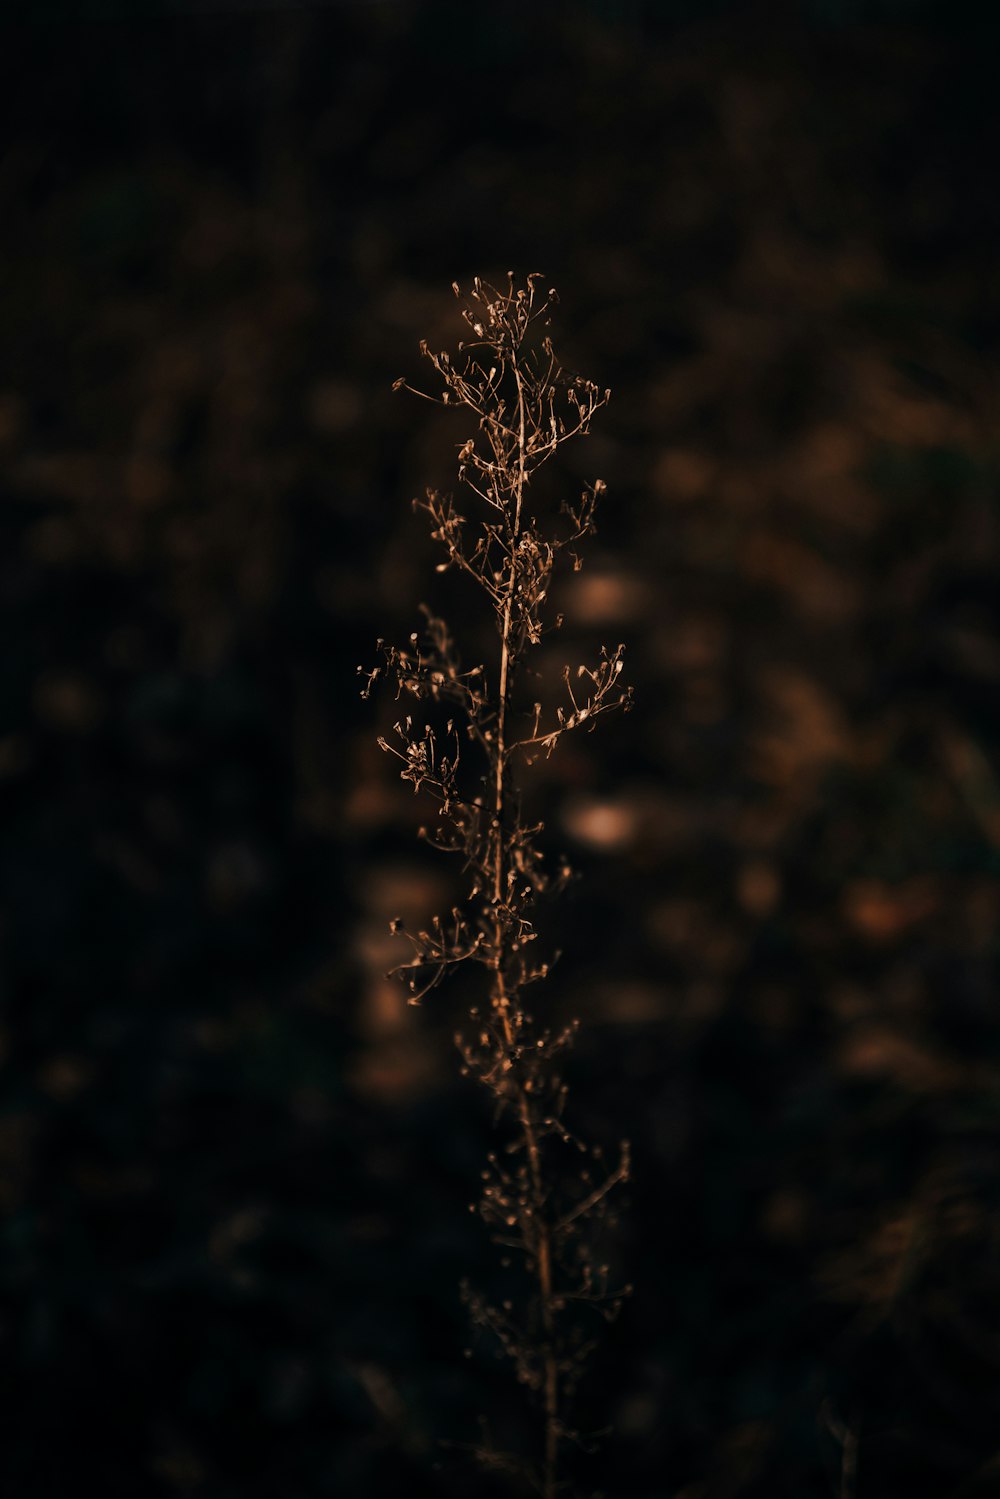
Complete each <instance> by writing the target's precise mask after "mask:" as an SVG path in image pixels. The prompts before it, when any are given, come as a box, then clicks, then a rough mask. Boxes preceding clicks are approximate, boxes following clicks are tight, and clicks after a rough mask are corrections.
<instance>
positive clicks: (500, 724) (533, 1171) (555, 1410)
mask: <svg viewBox="0 0 1000 1499" xmlns="http://www.w3.org/2000/svg"><path fill="white" fill-rule="evenodd" d="M512 367H513V372H514V379H515V381H516V383H517V399H518V475H517V488H516V491H515V497H514V516H513V524H512V528H511V547H510V574H509V579H508V586H507V596H506V598H505V600H504V610H503V618H502V625H501V640H500V689H499V704H498V711H497V732H496V743H495V753H496V780H495V788H494V789H495V800H494V817H495V823H496V844H495V850H496V852H495V868H494V887H493V888H494V899H495V906H496V928H495V951H496V974H495V983H494V995H493V999H494V1004H495V1006H496V1010H497V1012H498V1014H499V1017H500V1021H501V1024H502V1026H503V1032H504V1041H505V1043H506V1046H507V1051H508V1054H510V1055H516V1042H517V1037H516V1034H515V1024H514V1021H513V1020H512V1018H511V1013H510V997H509V995H508V994H507V985H506V979H505V975H504V968H505V961H506V935H507V933H506V922H505V920H504V917H503V912H502V902H503V884H504V873H505V870H504V862H505V861H504V852H505V843H506V837H505V827H506V821H507V819H506V810H507V809H506V806H505V783H504V771H505V769H506V759H507V745H506V723H507V703H508V698H509V695H510V677H511V641H510V634H511V618H512V615H513V607H514V595H515V592H516V590H517V584H518V561H517V542H518V536H519V533H520V529H521V506H522V501H523V497H524V486H525V468H526V462H527V444H526V435H525V401H524V387H523V385H522V382H521V372H520V370H519V369H518V365H517V353H516V351H515V352H514V355H513V360H512ZM513 1082H514V1088H515V1092H516V1096H517V1114H518V1120H519V1123H520V1126H521V1133H522V1135H523V1138H524V1147H525V1152H526V1154H527V1158H528V1174H529V1179H530V1183H531V1199H532V1200H531V1225H532V1227H531V1235H530V1240H529V1242H531V1243H532V1247H533V1250H534V1260H535V1274H536V1277H537V1280H538V1290H539V1299H540V1303H541V1313H542V1331H543V1336H544V1346H543V1353H542V1360H543V1402H544V1411H545V1440H544V1458H543V1468H542V1493H543V1499H555V1492H556V1471H557V1466H558V1458H559V1367H558V1360H557V1355H556V1339H555V1319H554V1316H553V1306H552V1299H553V1298H552V1237H551V1230H550V1227H549V1223H548V1220H547V1218H546V1215H545V1206H546V1194H545V1185H544V1178H543V1174H542V1160H541V1151H540V1149H539V1144H538V1135H537V1131H536V1129H535V1121H534V1118H533V1116H532V1109H531V1099H530V1098H529V1095H528V1094H527V1092H526V1091H525V1088H524V1085H523V1082H522V1080H521V1079H520V1078H519V1077H518V1076H517V1074H516V1073H515V1075H514V1079H513Z"/></svg>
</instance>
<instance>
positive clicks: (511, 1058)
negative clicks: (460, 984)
mask: <svg viewBox="0 0 1000 1499" xmlns="http://www.w3.org/2000/svg"><path fill="white" fill-rule="evenodd" d="M540 280H541V277H539V276H536V275H533V276H529V277H528V278H527V282H526V285H525V286H518V285H517V284H516V282H515V279H514V277H513V275H512V274H511V275H510V277H509V278H508V286H507V288H506V289H505V290H503V291H500V290H498V289H497V288H496V287H494V286H491V285H488V284H486V283H485V282H482V281H480V280H479V278H478V277H477V278H476V280H475V281H474V282H473V285H472V289H471V291H470V292H469V294H468V296H467V297H465V298H463V297H462V294H461V292H460V290H459V287H458V286H457V285H455V286H454V288H453V289H454V291H455V294H456V296H457V297H459V298H460V300H462V302H463V309H462V316H463V318H464V319H465V322H466V324H467V325H468V329H469V332H470V334H471V337H470V338H469V339H467V340H466V341H464V342H462V343H460V344H459V345H458V357H457V358H456V359H455V360H453V359H452V358H451V356H450V355H449V354H447V353H440V354H437V353H433V352H432V351H431V350H430V349H429V348H428V346H427V344H426V343H423V344H421V352H422V354H423V355H424V356H425V357H426V358H427V359H428V360H429V362H430V364H431V365H432V367H433V369H434V371H435V372H436V374H437V375H438V376H439V377H440V380H441V382H442V386H443V389H441V390H440V392H439V393H437V394H431V395H427V394H425V393H424V392H422V391H414V394H417V395H420V396H422V397H423V398H424V399H426V400H431V401H434V402H436V403H437V404H439V405H442V406H446V407H448V408H457V409H458V411H459V412H461V413H462V415H464V416H466V417H468V418H470V419H471V420H472V424H473V430H472V433H471V435H468V436H465V437H464V440H463V441H462V443H461V444H460V446H459V449H458V478H459V482H460V484H461V486H462V488H463V490H464V494H465V500H463V508H469V511H470V515H474V517H475V518H474V519H468V518H467V517H466V515H464V514H463V513H461V511H460V510H459V508H458V505H457V503H456V500H455V499H454V497H453V496H452V495H450V494H442V493H440V492H439V491H437V490H435V489H430V490H428V491H427V492H426V495H425V497H424V498H423V499H420V500H416V501H415V502H414V504H415V507H416V508H417V509H418V510H420V511H422V512H424V513H425V514H426V515H427V516H428V517H429V519H430V523H431V528H432V536H433V538H434V540H435V541H436V542H438V543H439V544H440V546H441V547H442V549H443V553H444V557H443V560H442V561H441V562H440V563H439V564H438V569H437V570H438V571H439V572H444V571H446V570H448V569H456V570H457V571H458V572H460V573H461V574H462V575H464V577H466V578H467V579H468V580H469V581H470V583H471V584H473V585H475V588H476V589H477V590H478V591H479V594H480V595H482V596H485V599H486V601H487V603H488V605H489V607H490V608H491V609H492V611H493V615H494V617H495V621H496V628H497V638H498V654H497V659H496V663H495V668H494V669H492V670H488V669H487V667H485V666H483V665H475V666H471V667H467V666H464V665H463V663H462V659H461V657H460V655H459V652H458V650H457V648H456V646H455V643H454V641H453V639H452V636H451V633H450V631H449V629H448V627H447V625H446V624H445V622H444V621H443V620H442V619H439V618H437V617H436V616H435V615H434V614H432V613H431V612H430V610H428V609H426V608H425V609H424V614H425V624H424V628H423V631H422V632H421V633H414V634H413V635H411V636H410V640H409V644H408V645H407V646H405V647H404V648H401V649H397V648H396V647H395V646H391V645H386V644H385V643H384V642H383V641H379V648H380V651H381V653H382V657H383V660H382V661H381V663H380V664H379V665H378V666H376V667H375V668H374V670H372V671H369V672H367V673H365V672H363V669H362V668H360V667H359V668H358V670H359V672H362V673H363V675H364V676H365V678H366V680H365V684H364V688H363V693H364V696H366V697H367V696H368V695H369V693H370V692H371V690H372V687H373V685H374V684H375V682H376V680H377V679H378V678H380V677H381V676H383V675H384V676H386V677H387V678H388V679H389V680H390V681H391V682H392V683H394V685H395V690H396V697H397V699H400V698H401V699H403V700H404V701H406V702H408V700H409V699H411V698H412V699H415V700H416V702H417V703H419V704H421V705H422V708H421V710H418V709H417V708H416V707H414V713H418V715H419V716H418V717H416V718H415V717H414V716H413V714H411V713H405V714H404V715H403V716H401V717H400V719H399V720H398V721H397V722H396V724H395V726H394V730H393V732H394V736H395V737H394V738H393V739H391V740H390V739H386V738H382V739H380V740H379V744H380V745H381V747H382V749H383V750H385V751H386V752H387V753H388V754H390V755H392V756H393V757H394V758H395V759H396V760H397V761H398V762H399V767H400V770H399V773H400V776H401V777H402V778H403V780H405V781H409V782H410V783H411V784H412V786H413V789H414V791H415V792H417V791H419V792H422V793H424V794H425V795H427V796H428V797H430V798H431V799H432V800H433V802H435V803H436V807H437V821H436V825H435V826H434V827H433V828H430V829H422V830H421V832H422V835H423V836H424V837H425V838H426V839H427V840H428V841H429V842H430V843H432V844H433V845H434V846H435V847H437V848H439V849H442V850H445V851H447V852H450V853H456V854H458V855H459V857H460V858H461V860H462V861H463V868H464V870H465V871H466V873H467V876H468V881H469V887H468V891H467V897H466V899H465V901H464V903H463V904H462V905H461V906H456V907H455V908H454V909H453V910H452V911H451V913H450V915H449V916H448V917H447V918H446V919H441V918H435V919H434V921H433V922H432V924H431V926H430V928H429V929H428V930H424V931H418V932H409V931H406V930H405V928H404V926H403V923H402V922H398V921H397V922H393V930H394V931H397V932H399V933H400V934H402V935H403V936H405V937H406V938H407V939H408V941H409V943H410V947H411V955H410V957H409V959H408V961H406V962H404V963H403V964H401V965H400V968H399V969H398V970H396V971H397V972H399V973H401V975H402V976H403V978H404V979H405V981H406V982H407V984H408V987H409V997H410V1002H411V1003H412V1004H417V1003H419V1001H420V1000H421V999H423V998H424V996H425V995H427V994H428V993H429V992H430V991H431V990H432V989H434V988H435V987H436V986H437V985H438V984H439V983H440V981H441V980H442V979H443V978H444V977H445V975H446V974H448V973H449V972H451V971H452V970H454V969H456V968H458V967H459V966H460V965H463V964H467V963H474V964H479V965H481V966H482V967H483V968H484V969H485V970H486V971H487V974H488V981H487V984H484V990H485V991H486V994H485V996H484V999H483V1001H482V1002H481V1003H479V1004H476V1005H474V1006H473V1007H472V1009H471V1011H470V1020H471V1025H470V1026H469V1027H468V1028H467V1030H466V1031H465V1032H463V1033H461V1034H460V1035H459V1036H458V1037H457V1038H456V1040H457V1042H458V1045H459V1048H460V1052H461V1056H462V1061H463V1070H464V1072H465V1073H466V1074H468V1075H470V1076H472V1077H474V1078H476V1079H478V1081H479V1082H480V1083H481V1084H482V1085H483V1086H484V1087H485V1088H486V1089H487V1090H488V1091H489V1093H490V1094H491V1095H492V1097H493V1099H494V1100H495V1105H496V1119H497V1125H498V1128H499V1129H500V1130H501V1131H504V1130H505V1131H506V1133H505V1134H504V1135H503V1147H502V1148H500V1149H498V1151H497V1152H496V1153H492V1154H491V1155H490V1156H489V1158H488V1164H487V1168H486V1169H485V1170H484V1172H483V1189H482V1195H481V1198H480V1201H479V1203H478V1210H479V1212H480V1213H481V1214H482V1217H483V1218H484V1220H485V1222H486V1223H487V1225H488V1226H489V1228H490V1229H491V1231H492V1235H493V1238H494V1240H495V1241H496V1243H497V1244H498V1245H500V1246H501V1248H502V1251H503V1265H504V1267H505V1269H506V1270H507V1271H509V1272H510V1277H511V1279H512V1294H511V1296H510V1297H509V1298H506V1297H505V1298H504V1299H503V1301H502V1302H501V1304H500V1305H494V1304H492V1302H491V1301H490V1300H489V1299H488V1298H485V1297H483V1296H481V1295H480V1294H478V1293H477V1292H475V1291H472V1290H470V1289H469V1288H468V1287H465V1288H464V1294H465V1297H466V1300H467V1303H468V1306H469V1308H470V1311H471V1315H472V1318H473V1321H474V1323H475V1324H477V1325H478V1326H480V1327H482V1328H485V1329H488V1330H489V1331H490V1332H491V1333H492V1334H494V1335H495V1337H496V1338H497V1339H498V1340H499V1348H500V1350H502V1352H503V1353H504V1354H506V1355H507V1356H508V1357H509V1358H510V1360H511V1362H512V1364H513V1366H514V1369H515V1371H516V1375H517V1378H518V1380H520V1382H521V1383H522V1384H523V1385H525V1386H526V1387H527V1388H528V1389H529V1390H530V1391H531V1392H532V1393H533V1395H534V1396H535V1399H536V1404H537V1406H538V1408H539V1411H540V1416H541V1422H542V1433H541V1437H540V1441H539V1449H540V1455H539V1460H538V1461H537V1462H536V1463H532V1464H531V1465H530V1466H528V1467H525V1468H522V1469H520V1470H519V1471H520V1472H521V1474H522V1479H523V1480H524V1481H525V1482H526V1483H527V1484H528V1485H529V1486H530V1487H532V1488H533V1489H534V1490H535V1491H537V1492H538V1493H540V1494H542V1495H543V1499H553V1496H554V1495H555V1494H556V1493H557V1491H560V1492H561V1491H563V1489H564V1485H563V1483H562V1482H561V1480H560V1476H559V1475H560V1472H561V1459H562V1453H563V1447H564V1444H565V1443H566V1442H567V1441H569V1440H571V1439H578V1438H577V1433H575V1432H573V1431H572V1429H571V1427H570V1425H569V1420H568V1412H569V1408H570V1402H571V1399H572V1395H573V1391H574V1388H575V1385H576V1382H577V1380H578V1378H579V1375H580V1372H581V1369H582V1366H583V1363H584V1360H585V1358H586V1355H587V1353H588V1351H589V1348H590V1347H591V1346H592V1344H591V1342H590V1339H589V1336H588V1329H587V1327H586V1325H585V1320H583V1319H585V1318H586V1316H587V1315H588V1313H590V1312H592V1311H593V1310H594V1309H596V1310H597V1311H598V1312H599V1313H601V1314H603V1315H604V1316H605V1317H608V1318H611V1317H613V1316H614V1315H615V1314H616V1313H617V1311H618V1309H619V1307H620V1304H621V1299H622V1297H623V1295H625V1294H627V1292H628V1289H629V1288H628V1287H623V1288H619V1289H616V1288H615V1287H613V1286H612V1285H611V1283H610V1279H609V1268H608V1265H607V1264H606V1263H604V1262H603V1260H602V1257H601V1254H600V1253H599V1236H600V1231H601V1228H602V1225H604V1224H605V1220H606V1218H607V1216H608V1197H609V1194H610V1193H611V1192H612V1189H613V1188H614V1187H615V1186H616V1185H617V1184H618V1183H620V1182H623V1181H625V1180H626V1178H627V1176H628V1170H629V1155H628V1146H627V1143H626V1144H623V1145H622V1147H621V1153H620V1157H619V1159H618V1161H617V1164H615V1165H613V1166H610V1167H609V1166H607V1165H606V1164H605V1162H604V1160H603V1157H602V1153H601V1150H600V1148H591V1147H589V1146H587V1145H585V1144H584V1143H583V1142H582V1141H580V1140H578V1139H577V1138H576V1137H575V1136H574V1135H573V1134H571V1132H570V1129H569V1127H568V1125H567V1123H566V1099H567V1087H566V1084H565V1082H564V1081H563V1080H562V1078H561V1075H560V1071H559V1066H560V1056H561V1054H562V1053H563V1052H564V1050H565V1048H566V1047H567V1046H568V1045H569V1043H570V1041H571V1039H572V1036H573V1033H574V1031H575V1029H576V1022H574V1023H573V1024H572V1025H570V1026H568V1027H555V1028H553V1027H552V1026H550V1025H546V1024H544V1023H543V1022H542V1021H540V1020H539V1019H538V1018H536V1014H535V1006H534V1005H533V1004H532V1005H531V1007H530V1008H529V1005H528V991H529V989H530V986H532V985H533V984H535V983H536V982H537V981H539V980H541V979H544V978H545V977H546V976H547V975H548V973H549V969H550V963H549V962H546V961H544V960H542V959H538V958H536V957H535V955H534V954H535V941H536V936H537V933H536V929H535V925H534V920H533V917H534V913H535V910H536V906H537V903H538V901H539V899H540V897H542V896H544V895H546V894H549V893H552V892H554V891H557V890H558V889H560V888H561V887H562V886H563V885H565V883H566V881H567V879H568V878H569V875H570V870H569V868H568V866H566V865H565V864H562V866H561V867H560V868H559V869H558V871H556V872H555V874H554V875H553V874H550V873H549V872H548V871H547V869H546V868H545V864H544V860H543V857H542V853H541V850H540V848H539V846H538V839H539V836H540V834H541V833H542V825H541V824H540V823H536V824H534V825H530V824H529V823H528V822H526V821H525V819H524V817H523V816H522V811H521V805H522V803H521V784H520V779H519V773H518V772H519V767H521V766H523V765H525V764H530V763H531V761H532V760H533V759H534V758H536V757H537V756H538V755H539V754H544V755H546V756H547V755H551V754H552V753H553V751H554V750H555V749H556V747H557V746H558V744H559V742H560V740H561V739H562V738H563V736H564V735H566V734H571V733H574V732H578V731H587V732H589V731H590V730H592V729H593V728H594V726H595V724H596V722H597V720H598V719H599V718H601V717H602V716H603V715H604V714H606V713H609V712H611V711H613V710H615V709H626V710H627V709H628V707H629V706H630V702H631V689H629V688H624V687H623V685H622V680H621V679H622V666H623V659H622V658H623V654H624V646H622V645H618V646H616V647H615V648H614V649H613V650H610V649H607V648H602V650H601V652H600V656H599V659H598V660H597V662H596V664H594V665H592V666H589V667H588V666H579V667H578V668H577V669H576V671H575V672H574V671H571V669H570V668H569V667H568V666H567V667H565V669H564V670H563V673H562V681H563V687H562V689H561V692H562V694H563V696H564V701H563V703H562V705H561V706H557V707H555V709H554V712H552V713H551V715H549V714H547V713H546V711H545V710H544V709H543V706H542V704H541V702H537V701H535V702H532V703H530V704H526V703H525V702H523V701H522V696H523V689H524V682H525V679H526V677H527V676H528V665H527V663H528V660H529V657H530V654H531V652H532V651H533V649H534V648H536V647H537V646H538V645H539V644H540V642H541V641H542V638H543V634H544V633H545V632H546V629H547V628H548V629H553V628H558V627H559V625H560V624H561V623H562V620H561V617H559V616H557V617H556V618H555V619H554V620H553V621H552V623H551V625H549V626H546V625H545V623H544V620H545V615H546V608H547V605H548V602H549V591H550V585H551V582H552V578H553V573H554V571H555V569H556V566H557V563H559V561H560V559H562V558H563V557H564V556H565V557H566V558H567V559H569V560H570V561H571V562H572V566H573V567H574V568H576V569H579V567H580V566H581V562H580V558H579V556H578V554H577V552H576V547H577V544H578V543H579V542H580V541H582V539H583V538H584V537H585V536H586V535H587V534H588V533H589V532H591V531H593V529H594V511H595V508H596V506H597V503H598V500H599V499H600V497H601V495H602V494H603V492H604V488H605V486H604V484H603V482H602V481H600V480H597V481H596V482H595V483H594V484H592V485H590V486H588V487H586V488H585V489H584V490H583V492H582V494H581V496H580V498H579V500H578V501H577V502H575V503H564V504H563V505H562V507H561V513H560V514H561V518H560V520H559V521H558V522H556V523H555V524H554V526H553V528H552V532H551V534H547V533H546V532H545V531H543V529H542V528H541V527H540V525H539V523H538V521H537V520H536V518H535V516H534V515H533V514H531V513H530V511H529V509H528V504H527V501H528V493H529V487H530V485H531V483H532V481H533V479H534V477H535V475H536V474H537V473H538V470H539V469H540V468H541V467H542V466H543V464H546V463H547V462H548V461H549V460H550V459H551V458H553V457H554V456H555V454H556V453H557V452H558V451H559V449H560V448H561V447H562V445H563V443H565V442H569V441H570V440H571V439H572V438H574V437H578V436H580V437H582V436H584V435H586V433H587V432H588V430H589V428H590V423H591V419H592V418H593V416H594V414H595V413H596V412H597V411H598V410H600V408H601V407H602V406H603V405H605V403H606V402H607V400H608V397H609V394H610V393H609V392H608V391H606V390H604V391H602V390H599V389H598V387H597V386H596V385H595V384H593V382H592V381H590V380H586V379H583V378H581V377H580V376H571V375H569V374H567V373H566V371H565V370H563V369H562V367H561V366H560V365H559V363H558V361H557V359H556V355H555V353H554V351H553V347H552V340H551V337H550V335H549V333H548V331H547V330H548V328H549V323H550V318H549V312H550V309H551V307H552V305H553V304H554V303H555V302H556V300H557V298H556V294H555V292H554V291H549V292H548V294H547V295H546V296H543V295H541V294H540V293H539V290H538V283H539V282H540ZM400 387H405V388H406V389H409V390H413V387H412V386H409V385H408V383H407V382H406V381H405V380H398V381H396V385H395V387H394V388H396V389H398V388H400ZM466 500H467V501H468V502H469V504H468V506H466ZM473 1208H474V1210H475V1208H476V1205H475V1204H474V1205H473ZM481 1455H482V1457H483V1459H484V1461H489V1462H490V1463H491V1464H492V1465H493V1466H494V1467H495V1466H496V1465H497V1458H496V1455H495V1454H491V1453H488V1452H486V1451H485V1450H484V1451H483V1452H482V1454H481Z"/></svg>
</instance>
